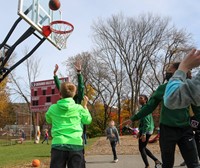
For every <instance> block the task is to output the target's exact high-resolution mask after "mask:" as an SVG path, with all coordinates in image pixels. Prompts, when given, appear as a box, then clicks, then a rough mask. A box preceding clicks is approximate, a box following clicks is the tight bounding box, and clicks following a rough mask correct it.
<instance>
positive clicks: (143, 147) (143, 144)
mask: <svg viewBox="0 0 200 168" xmlns="http://www.w3.org/2000/svg"><path fill="white" fill-rule="evenodd" d="M140 136H141V133H140ZM140 136H139V137H140ZM150 137H151V135H150V134H146V141H145V142H142V140H141V139H140V138H139V139H138V144H139V151H140V154H141V156H142V159H143V161H144V164H145V166H146V167H147V166H149V162H148V159H147V156H149V157H150V158H151V159H153V160H154V161H157V160H158V159H157V158H156V157H155V156H154V155H153V154H152V153H151V151H150V150H149V149H147V148H146V146H147V144H148V141H149V138H150Z"/></svg>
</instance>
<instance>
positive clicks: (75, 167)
mask: <svg viewBox="0 0 200 168" xmlns="http://www.w3.org/2000/svg"><path fill="white" fill-rule="evenodd" d="M82 162H83V151H82V150H81V151H62V150H57V149H53V148H52V149H51V163H50V168H66V165H67V168H81V167H82Z"/></svg>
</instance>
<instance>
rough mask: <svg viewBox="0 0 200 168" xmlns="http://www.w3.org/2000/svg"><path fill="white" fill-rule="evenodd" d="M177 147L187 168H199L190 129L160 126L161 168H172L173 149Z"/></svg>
mask: <svg viewBox="0 0 200 168" xmlns="http://www.w3.org/2000/svg"><path fill="white" fill-rule="evenodd" d="M176 145H178V147H179V149H180V152H181V155H182V157H183V159H184V160H185V163H186V165H187V167H188V168H200V166H199V163H198V153H197V147H196V143H195V140H194V135H193V132H192V128H191V127H190V126H188V127H184V128H178V127H169V126H166V125H163V124H160V149H161V157H162V163H163V166H162V167H163V168H173V165H174V155H175V148H176Z"/></svg>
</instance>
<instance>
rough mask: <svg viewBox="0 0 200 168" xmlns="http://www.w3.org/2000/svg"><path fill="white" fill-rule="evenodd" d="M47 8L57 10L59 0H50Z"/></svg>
mask: <svg viewBox="0 0 200 168" xmlns="http://www.w3.org/2000/svg"><path fill="white" fill-rule="evenodd" d="M49 8H50V9H51V10H58V9H59V8H60V1H59V0H50V1H49Z"/></svg>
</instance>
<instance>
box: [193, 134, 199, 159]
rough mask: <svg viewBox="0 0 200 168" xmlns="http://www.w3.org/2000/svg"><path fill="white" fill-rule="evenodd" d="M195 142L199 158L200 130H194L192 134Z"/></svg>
mask: <svg viewBox="0 0 200 168" xmlns="http://www.w3.org/2000/svg"><path fill="white" fill-rule="evenodd" d="M194 138H195V142H196V145H197V151H198V155H199V159H200V130H196V131H195V134H194Z"/></svg>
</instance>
